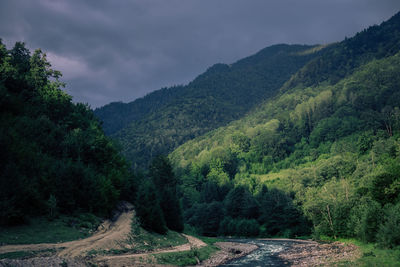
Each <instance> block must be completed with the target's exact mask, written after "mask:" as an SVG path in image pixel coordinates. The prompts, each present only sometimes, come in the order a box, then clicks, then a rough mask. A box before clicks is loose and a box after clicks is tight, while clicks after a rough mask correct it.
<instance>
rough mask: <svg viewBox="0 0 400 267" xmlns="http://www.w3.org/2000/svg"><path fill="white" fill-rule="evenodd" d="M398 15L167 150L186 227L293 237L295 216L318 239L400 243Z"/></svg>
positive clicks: (328, 51) (333, 48)
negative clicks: (248, 108) (239, 114)
mask: <svg viewBox="0 0 400 267" xmlns="http://www.w3.org/2000/svg"><path fill="white" fill-rule="evenodd" d="M399 17H400V14H397V15H395V16H394V17H393V18H392V19H390V20H389V21H387V22H385V23H383V24H382V25H381V26H373V27H371V28H369V29H367V30H365V31H363V32H362V33H359V34H357V35H356V36H355V37H353V38H350V39H346V40H345V41H343V42H340V43H338V44H336V45H334V46H331V47H328V48H326V50H325V51H326V52H324V53H323V54H321V56H320V57H318V58H316V59H314V60H312V61H311V62H310V63H308V64H307V65H306V66H304V67H303V68H302V69H301V70H300V71H299V72H298V73H296V74H295V75H294V76H293V78H292V79H291V81H290V82H288V83H286V84H285V85H284V87H283V89H282V90H281V91H280V93H279V94H278V95H277V96H275V97H273V98H271V99H269V100H267V101H265V103H264V104H263V105H260V106H259V107H258V108H257V109H256V110H254V111H253V112H251V113H249V114H248V115H246V116H245V117H243V118H242V119H240V120H237V121H234V122H232V123H230V124H229V125H228V126H226V127H221V128H219V129H216V130H214V131H212V132H210V133H207V134H205V135H203V136H201V137H198V138H196V139H194V140H191V141H189V142H187V143H185V144H184V145H182V146H180V147H179V148H178V149H176V150H175V151H174V152H173V153H171V154H170V158H171V160H172V162H173V163H174V165H175V170H176V172H177V173H179V176H180V178H181V181H182V186H181V188H182V192H183V194H182V203H183V207H184V208H185V212H184V214H185V215H184V217H185V221H186V223H189V224H191V225H192V226H194V227H196V228H197V229H198V230H199V231H200V232H203V233H204V232H205V233H207V231H209V229H210V222H209V221H207V220H204V219H202V218H213V220H212V225H213V227H214V228H212V230H213V231H214V233H228V234H243V233H241V232H240V229H242V228H241V227H240V226H241V225H242V224H244V223H245V224H247V225H249V229H250V226H251V227H252V228H251V229H254V230H253V233H257V230H256V229H257V227H258V231H259V232H260V233H261V234H262V235H270V236H273V235H276V234H278V235H283V236H295V235H297V234H298V233H299V232H300V233H301V231H300V229H299V228H298V227H299V226H300V225H301V224H291V222H293V218H297V216H296V214H297V212H299V210H300V211H301V214H303V215H305V216H306V218H307V219H308V220H309V221H311V222H312V224H309V226H311V225H312V226H313V227H312V231H313V234H314V236H315V237H316V238H318V237H319V236H320V235H325V236H331V237H334V238H335V237H352V238H358V239H359V240H362V241H366V242H378V243H379V244H380V245H381V246H384V247H396V246H398V245H400V232H399V231H391V230H390V229H399V228H398V227H399V222H400V212H399V210H400V187H399V183H400V180H399V177H400V160H399V156H400V149H399V148H400V141H399V140H400V139H399V138H400V78H399V77H400V46H399V45H398V43H399V41H400V35H399V30H400V20H399ZM376 36H380V37H381V38H377V37H376ZM349 44H357V45H356V46H355V48H359V49H358V50H357V51H356V50H353V51H354V52H353V53H348V47H349ZM366 47H367V48H366ZM364 48H366V49H364ZM354 62H358V63H357V64H353V63H354ZM342 66H348V68H346V69H343V68H342ZM324 73H325V74H326V75H323V74H324ZM316 74H318V75H316ZM321 75H322V76H321ZM281 190H282V191H283V192H285V193H286V195H285V194H284V193H282V191H281ZM232 196H236V197H232ZM291 201H293V202H291ZM293 203H294V205H295V207H296V208H293ZM216 207H218V209H219V211H220V212H219V213H221V212H222V213H223V215H220V216H216V214H217V213H216V212H215V211H216V210H217V208H216ZM233 207H241V209H239V211H238V209H236V210H235V209H234V208H233ZM277 222H279V224H277Z"/></svg>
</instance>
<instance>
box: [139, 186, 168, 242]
mask: <svg viewBox="0 0 400 267" xmlns="http://www.w3.org/2000/svg"><path fill="white" fill-rule="evenodd" d="M135 203H136V213H137V215H138V217H139V221H140V224H141V226H142V227H143V228H145V229H147V230H150V231H154V232H157V233H160V234H165V233H166V232H167V230H168V229H167V227H166V224H165V220H164V215H163V212H162V210H161V207H160V202H159V197H158V195H157V190H156V188H155V186H154V184H153V182H152V181H151V180H150V179H144V180H143V181H142V184H141V185H140V186H139V189H138V192H137V197H136V202H135Z"/></svg>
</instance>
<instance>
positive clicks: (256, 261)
mask: <svg viewBox="0 0 400 267" xmlns="http://www.w3.org/2000/svg"><path fill="white" fill-rule="evenodd" d="M229 241H232V242H239V243H248V244H254V245H257V246H258V247H259V248H258V249H256V250H254V251H253V252H251V253H250V254H248V255H246V256H244V257H241V258H237V259H234V260H231V261H229V262H227V263H225V264H223V265H220V266H245V267H262V266H289V265H290V264H289V263H288V262H286V261H284V260H282V259H280V258H279V257H278V255H277V254H278V253H279V252H281V251H283V250H285V249H286V248H288V247H290V245H292V244H293V243H296V241H291V240H258V239H230V240H229Z"/></svg>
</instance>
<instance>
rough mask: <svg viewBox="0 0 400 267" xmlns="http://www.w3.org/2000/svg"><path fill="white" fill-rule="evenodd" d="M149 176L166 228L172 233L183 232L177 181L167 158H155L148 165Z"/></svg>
mask: <svg viewBox="0 0 400 267" xmlns="http://www.w3.org/2000/svg"><path fill="white" fill-rule="evenodd" d="M149 176H150V177H151V179H152V180H153V181H154V185H155V186H156V190H157V193H158V195H159V200H160V204H161V209H162V211H163V214H164V218H165V222H166V225H167V227H168V228H169V229H171V230H174V231H178V232H181V231H183V216H182V209H181V206H180V201H179V198H178V192H177V184H178V180H177V178H176V177H175V175H174V173H173V171H172V167H171V164H170V162H169V160H168V158H167V157H165V156H158V157H156V158H155V159H154V160H153V162H152V164H151V165H150V168H149Z"/></svg>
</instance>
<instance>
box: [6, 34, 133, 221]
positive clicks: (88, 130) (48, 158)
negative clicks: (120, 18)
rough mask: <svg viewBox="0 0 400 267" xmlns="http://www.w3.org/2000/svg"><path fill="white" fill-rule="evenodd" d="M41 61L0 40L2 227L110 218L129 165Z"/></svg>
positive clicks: (87, 110)
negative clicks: (67, 216) (44, 219)
mask: <svg viewBox="0 0 400 267" xmlns="http://www.w3.org/2000/svg"><path fill="white" fill-rule="evenodd" d="M60 76H61V73H60V72H58V71H54V70H52V69H51V68H50V63H49V62H48V61H47V60H46V55H45V54H44V53H42V51H41V50H36V51H35V52H34V53H33V54H32V55H31V54H30V52H29V50H28V49H26V48H25V46H24V44H23V43H16V44H15V46H14V47H13V48H12V49H10V50H7V49H6V47H5V46H4V45H3V44H2V43H1V40H0V96H1V97H0V99H1V101H0V150H1V165H0V225H1V224H13V223H21V222H23V221H24V219H25V218H26V217H29V216H38V215H48V216H49V217H50V219H53V218H54V217H55V216H56V215H57V214H58V213H59V212H61V213H73V212H75V211H77V210H79V211H81V212H93V213H95V214H98V215H108V214H109V213H110V212H111V210H112V209H113V208H114V206H115V204H116V203H117V201H118V200H119V199H120V197H121V196H122V194H123V191H124V189H126V188H125V187H126V186H128V185H129V182H130V178H131V175H130V173H129V168H128V165H127V164H126V162H125V160H124V159H123V158H122V157H121V156H120V154H119V152H118V151H117V150H116V149H115V148H114V146H113V145H112V143H111V141H110V139H109V138H108V137H106V136H105V135H104V133H103V131H102V129H101V126H100V123H99V121H98V120H97V119H96V118H95V116H94V114H93V112H92V111H91V110H90V108H89V107H88V106H86V105H84V104H80V103H78V104H73V103H72V97H71V96H69V95H67V94H66V93H65V92H63V91H62V90H61V88H62V87H63V84H62V83H61V82H59V80H58V78H59V77H60Z"/></svg>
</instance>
